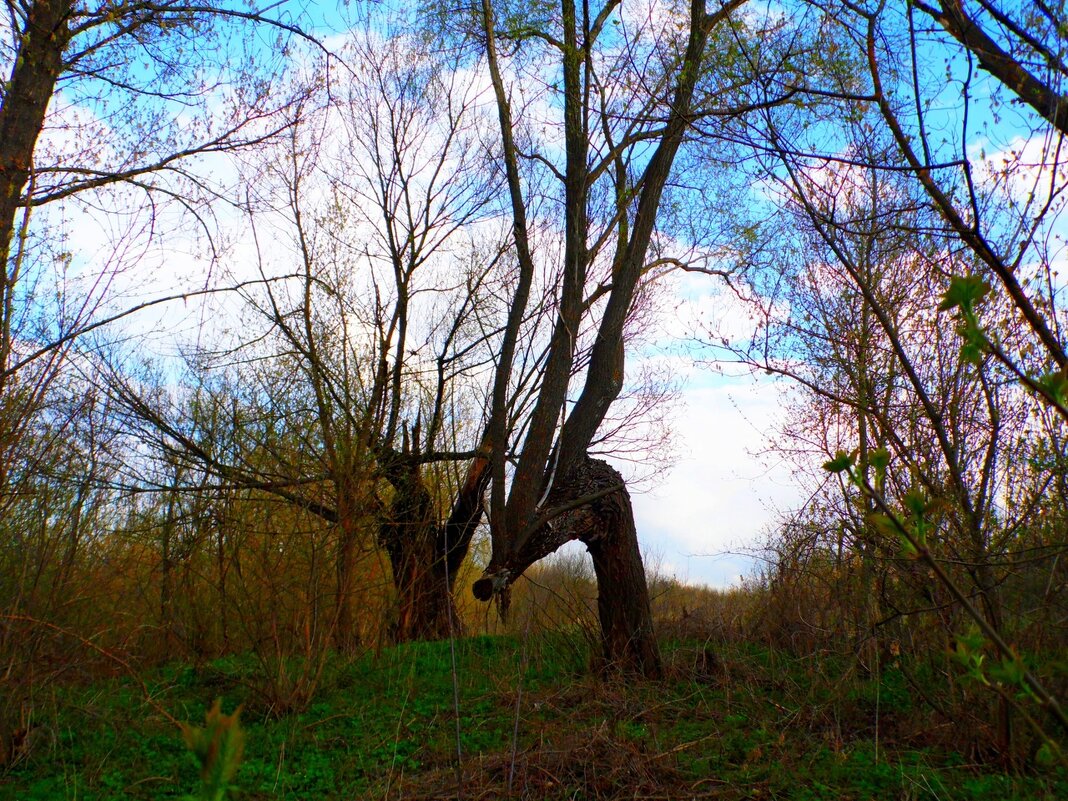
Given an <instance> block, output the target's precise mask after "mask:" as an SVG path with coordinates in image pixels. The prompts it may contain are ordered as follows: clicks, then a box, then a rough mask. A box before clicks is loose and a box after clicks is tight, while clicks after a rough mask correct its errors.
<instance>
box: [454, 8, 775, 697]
mask: <svg viewBox="0 0 1068 801" xmlns="http://www.w3.org/2000/svg"><path fill="white" fill-rule="evenodd" d="M742 5H743V0H731V2H727V3H725V4H723V5H722V6H720V7H719V8H718V9H716V10H714V11H709V10H708V9H707V8H706V4H705V2H704V1H703V0H693V1H692V2H690V3H688V4H685V5H680V6H671V7H668V8H666V9H665V8H664V7H660V6H657V7H655V9H654V7H652V6H650V7H647V8H644V9H643V10H640V9H631V8H626V9H625V8H624V7H623V5H622V4H621V3H619V2H614V1H612V0H610V1H609V2H606V3H604V4H603V5H601V6H599V7H593V6H591V5H590V4H587V3H583V4H576V3H574V2H573V0H562V2H561V3H560V6H559V7H558V8H549V7H547V6H539V7H537V8H536V9H534V10H531V11H529V12H528V13H526V14H518V13H513V12H514V9H511V11H510V12H509V13H507V14H506V13H504V12H503V11H502V12H500V13H498V9H497V8H496V7H495V4H493V3H491V2H490V0H482V2H481V4H480V5H476V6H474V7H473V8H471V9H469V13H470V15H471V17H470V18H471V19H473V20H474V23H475V24H474V25H472V29H473V30H472V29H468V30H467V31H466V35H467V37H468V39H467V40H466V41H471V40H474V41H476V42H477V46H478V49H479V50H480V51H481V53H482V55H483V57H484V59H485V63H486V66H487V67H488V71H489V75H490V80H491V83H492V86H493V91H494V99H495V101H496V107H497V115H498V119H499V125H500V162H501V169H502V171H503V172H504V174H505V177H506V180H507V186H508V193H509V202H510V206H511V221H512V229H513V240H514V248H515V255H516V259H517V261H518V271H517V272H518V274H517V279H516V284H515V290H514V292H513V294H512V299H511V305H510V309H509V317H508V321H507V327H506V328H505V331H504V336H503V339H502V347H501V353H500V356H499V357H498V360H497V368H496V372H495V377H494V385H493V394H492V398H491V401H492V406H491V413H490V420H489V424H488V429H487V431H488V436H487V439H488V441H489V443H490V444H491V445H492V448H493V450H492V457H491V465H490V471H491V474H492V488H491V497H490V509H489V517H490V526H491V538H492V557H491V559H490V562H489V564H488V566H487V567H486V569H485V573H484V575H483V577H482V578H481V579H479V580H478V581H477V582H476V583H475V585H474V593H475V595H476V597H478V598H480V599H482V600H489V599H491V598H493V597H494V596H502V595H504V594H505V593H506V592H507V590H508V587H509V586H510V585H511V584H512V583H513V582H515V581H516V579H517V578H518V577H519V576H520V575H522V573H523V571H524V570H525V569H526V568H527V567H528V566H529V565H530V564H532V563H533V562H534V561H536V560H538V559H540V558H542V557H543V556H545V555H547V554H548V553H551V552H552V551H554V550H556V548H558V547H559V546H560V545H561V544H563V543H564V542H566V541H568V540H571V539H579V540H581V541H582V542H583V543H584V544H586V546H587V547H588V548H589V550H590V553H591V555H592V557H593V562H594V569H595V572H596V576H597V582H598V592H599V597H598V612H599V617H600V622H601V627H602V641H603V664H604V666H605V667H610V668H614V669H622V670H624V671H627V672H634V673H640V674H644V675H646V676H656V675H658V674H659V673H660V670H661V665H660V657H659V652H658V649H657V646H656V641H655V639H654V636H653V629H652V620H651V612H650V604H649V594H648V589H647V586H646V580H645V574H644V570H643V566H642V562H641V556H640V553H639V549H638V543H637V536H636V532H635V526H634V519H633V515H632V512H631V504H630V499H629V496H628V495H627V491H626V488H625V486H624V482H623V480H622V478H621V477H620V475H619V474H618V473H617V472H616V471H615V470H614V469H613V468H612V467H611V466H609V465H608V464H607V463H606V462H604V461H600V460H597V459H593V458H591V457H590V455H589V450H590V443H591V441H592V440H593V439H594V437H595V436H596V434H597V432H598V428H599V427H600V426H601V424H602V422H603V421H604V420H605V416H606V414H607V413H608V410H609V408H610V407H611V405H612V404H613V402H614V401H615V400H616V399H617V397H618V396H619V394H620V392H621V390H622V388H623V386H624V346H625V340H626V335H627V321H628V317H629V315H631V313H632V312H633V310H634V309H635V306H636V304H638V303H639V301H640V299H641V297H642V293H643V289H644V287H645V286H647V284H648V282H649V281H651V280H652V279H654V278H655V277H656V276H657V275H660V274H662V272H663V271H665V270H669V269H671V268H673V267H676V266H679V265H682V264H685V263H686V256H687V255H688V251H687V249H686V248H687V243H686V242H680V241H677V240H675V239H673V238H672V237H670V236H666V235H665V234H664V231H663V230H661V229H660V228H658V222H660V221H661V220H662V214H661V211H662V209H661V207H662V205H663V202H664V198H665V193H666V192H668V191H670V188H671V182H672V175H673V166H674V165H675V162H676V158H677V156H678V154H679V152H680V148H683V147H684V144H685V143H686V142H687V141H688V140H690V139H692V138H693V134H694V131H695V128H694V126H695V125H696V124H697V123H699V122H701V121H705V122H711V121H715V120H722V119H727V118H730V117H733V116H737V115H740V114H744V113H746V112H748V111H750V110H752V108H753V106H752V104H751V103H750V102H749V101H748V99H747V98H746V97H745V92H744V86H745V84H746V83H747V82H748V81H752V80H755V79H757V77H758V76H759V74H760V72H761V71H762V70H765V69H774V68H777V66H778V65H772V66H769V67H764V66H758V67H757V69H755V70H754V69H752V65H749V64H745V65H742V64H738V63H735V61H734V53H735V52H736V50H735V48H734V46H733V43H734V42H735V40H736V39H739V38H742V37H746V36H749V35H751V31H750V29H749V28H748V27H747V26H750V25H751V23H749V22H747V21H746V20H745V19H744V18H743V15H741V14H739V13H736V12H738V10H739V9H740V8H741V6H742ZM665 12H666V13H665ZM789 94H790V90H787V91H785V92H784V93H783V94H782V96H781V97H776V98H770V99H768V100H767V101H765V102H766V103H767V104H775V103H779V102H782V101H783V100H785V99H786V98H787V97H788V96H789ZM546 118H547V119H548V122H546ZM536 125H541V126H542V127H543V128H549V127H552V135H551V136H549V137H546V138H545V139H544V140H539V139H538V138H537V137H536V135H535V130H536V128H535V126H536ZM546 183H548V184H549V185H551V186H552V187H553V188H552V189H551V190H547V189H546V188H545V184H546ZM546 191H551V192H552V193H553V194H552V195H551V197H552V199H553V204H554V205H553V208H552V211H551V212H548V213H547V212H545V211H544V210H543V209H542V208H539V207H537V206H536V202H537V199H538V198H540V197H541V196H543V193H544V192H546ZM547 214H548V215H549V218H548V220H546V215H547ZM546 228H548V229H549V230H550V231H551V232H552V235H554V236H558V237H559V238H560V239H561V240H562V245H561V246H560V248H559V252H558V253H556V254H554V255H555V256H556V258H558V259H559V263H560V270H559V275H560V277H559V280H558V281H557V282H556V283H555V284H554V291H555V304H556V310H555V319H554V323H553V326H552V331H551V335H550V340H549V344H548V348H547V354H546V357H545V361H544V366H543V368H542V372H541V375H540V382H539V385H538V390H537V393H536V397H535V399H534V402H533V408H532V410H531V412H530V414H529V417H528V418H527V419H526V420H525V425H524V426H523V429H522V430H523V436H522V438H521V439H522V441H521V442H516V443H512V442H511V439H512V438H513V437H516V434H515V432H514V430H513V429H512V428H510V421H511V419H512V418H513V415H512V410H511V409H510V407H509V403H508V399H509V396H510V386H511V384H512V381H513V375H512V371H513V361H514V359H515V354H516V350H517V345H518V344H519V343H520V340H521V332H522V330H523V320H524V316H525V315H526V313H527V308H528V303H529V299H530V295H531V290H532V287H534V286H536V285H537V284H538V276H539V272H538V271H539V267H541V262H542V260H543V259H544V258H545V256H544V253H545V251H546V246H545V244H544V239H545V238H546V233H545V230H546ZM587 347H588V350H587ZM513 451H514V452H515V453H516V454H517V455H516V458H515V460H514V466H513V467H510V466H509V454H510V453H512V452H513Z"/></svg>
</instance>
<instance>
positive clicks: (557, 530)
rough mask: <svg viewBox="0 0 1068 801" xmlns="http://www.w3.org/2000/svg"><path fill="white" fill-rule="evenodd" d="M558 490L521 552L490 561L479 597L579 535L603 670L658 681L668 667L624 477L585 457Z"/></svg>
mask: <svg viewBox="0 0 1068 801" xmlns="http://www.w3.org/2000/svg"><path fill="white" fill-rule="evenodd" d="M557 487H558V489H554V490H553V492H552V493H551V494H550V495H549V497H548V498H547V499H546V502H545V504H544V507H545V508H544V510H543V511H542V513H541V515H540V517H539V518H538V519H539V520H541V519H544V520H545V522H544V523H543V524H542V525H540V526H538V528H537V529H536V530H535V531H534V532H533V533H531V534H530V536H528V537H525V538H524V544H523V547H522V548H521V549H520V551H519V553H518V554H516V555H515V556H514V557H513V558H512V559H511V560H509V561H508V562H507V563H505V564H493V563H492V562H491V563H490V566H489V567H488V568H487V569H486V573H485V575H483V577H482V578H480V579H479V580H478V581H476V582H475V584H474V586H473V587H472V591H473V592H474V594H475V597H476V598H478V599H479V600H482V601H488V600H490V599H491V598H492V597H493V595H494V594H496V593H501V592H504V591H506V590H507V588H508V587H509V586H510V585H511V584H512V583H513V582H514V581H515V580H516V579H518V578H519V576H521V575H522V574H523V571H525V570H526V569H527V568H528V567H530V565H532V564H534V562H536V561H538V560H539V559H541V558H543V557H545V556H547V555H549V554H550V553H553V552H554V551H555V550H556V549H557V548H559V547H560V546H561V545H563V544H564V543H565V542H569V541H570V540H575V539H577V540H581V541H582V542H583V543H585V545H586V547H587V548H588V550H589V552H590V555H591V556H592V557H593V568H594V572H595V573H596V576H597V612H598V617H599V618H600V623H601V646H602V647H601V654H600V655H599V657H598V659H597V662H598V667H599V668H600V670H601V672H603V673H612V672H623V673H628V674H633V675H640V676H644V677H646V678H650V679H655V678H660V676H661V675H662V671H663V668H662V665H661V662H660V649H659V647H658V645H657V642H656V636H655V633H654V631H653V614H652V606H651V604H650V601H649V586H648V584H647V583H646V580H645V567H644V565H643V564H642V558H641V553H640V551H639V550H638V533H637V530H636V528H635V526H634V513H633V510H632V507H631V502H630V493H628V492H627V488H626V484H625V483H624V481H623V477H622V476H621V475H620V474H619V473H618V472H617V471H616V470H615V469H614V468H613V467H612V466H611V465H609V464H608V463H607V462H604V461H601V460H600V459H591V458H589V457H588V456H587V457H585V458H584V459H583V460H582V461H581V462H580V463H579V465H578V467H577V468H576V469H574V470H572V471H571V473H570V474H569V475H568V476H567V478H566V479H565V480H563V481H558V482H557ZM585 499H589V500H585Z"/></svg>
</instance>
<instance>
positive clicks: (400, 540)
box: [380, 447, 490, 642]
mask: <svg viewBox="0 0 1068 801" xmlns="http://www.w3.org/2000/svg"><path fill="white" fill-rule="evenodd" d="M489 466H490V462H489V457H488V447H485V448H484V449H483V454H482V455H480V456H478V457H476V458H475V459H473V460H472V461H471V464H470V466H469V467H468V471H467V476H466V479H465V481H464V484H463V486H461V487H460V488H459V490H458V492H457V495H456V499H455V501H454V503H453V507H452V510H451V512H450V514H449V518H448V519H447V520H446V521H445V522H444V523H439V522H438V521H437V519H436V516H435V510H434V504H433V500H432V498H431V497H430V492H429V491H428V490H427V488H426V485H425V484H424V482H423V476H422V472H421V468H420V465H419V463H418V460H417V459H413V460H411V461H408V462H407V463H405V464H403V465H401V466H399V467H397V468H395V469H392V470H390V471H389V475H390V481H391V483H392V484H393V488H394V496H393V503H392V506H391V509H390V515H389V518H388V519H387V520H386V521H385V522H384V523H383V524H382V528H381V534H380V537H381V542H382V545H383V547H384V548H385V549H386V553H387V555H388V556H389V561H390V565H391V567H392V569H393V586H394V590H395V592H396V598H397V600H396V609H397V615H396V619H395V621H394V622H393V625H392V631H391V634H392V638H393V640H394V641H395V642H408V641H411V640H437V639H443V638H445V637H449V636H452V635H456V634H459V633H460V631H461V624H460V620H459V618H458V617H457V615H456V605H455V603H454V602H453V594H452V593H453V588H454V586H455V584H456V574H457V573H458V572H459V570H460V566H461V564H462V563H463V560H464V557H466V556H467V551H468V548H469V546H470V544H471V537H472V536H474V533H475V529H476V528H478V524H479V522H480V521H481V520H482V515H483V510H484V506H483V495H484V493H485V489H486V484H487V482H488V481H489V477H490V471H489Z"/></svg>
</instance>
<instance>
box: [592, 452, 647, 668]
mask: <svg viewBox="0 0 1068 801" xmlns="http://www.w3.org/2000/svg"><path fill="white" fill-rule="evenodd" d="M601 464H604V463H603V462H602V463H601ZM605 468H606V469H607V470H612V468H611V467H609V466H608V465H605ZM612 472H613V473H615V471H614V470H612ZM616 476H617V477H620V476H619V474H618V473H616ZM620 478H621V477H620ZM604 505H605V506H609V507H611V508H610V511H609V512H608V513H607V514H602V515H601V516H599V519H600V520H601V521H603V523H602V527H601V529H600V531H599V533H597V534H596V535H594V536H591V537H587V538H585V539H583V542H585V543H586V545H587V546H588V548H589V551H590V556H592V557H593V570H594V573H595V574H596V575H597V615H598V617H599V618H600V620H601V645H602V653H601V664H600V667H601V670H602V671H603V672H611V671H622V672H624V673H633V674H637V675H641V676H645V677H646V678H651V679H652V678H660V676H661V673H662V667H661V663H660V649H659V647H658V646H657V642H656V635H655V633H654V631H653V612H652V607H651V605H650V602H649V586H648V584H647V583H646V581H645V566H644V565H643V564H642V556H641V553H640V552H639V550H638V532H637V529H636V528H635V526H634V512H633V509H632V507H631V502H630V494H629V493H628V492H627V490H626V488H623V489H621V490H620V491H619V492H617V493H614V494H612V495H609V496H608V497H606V498H605V499H604Z"/></svg>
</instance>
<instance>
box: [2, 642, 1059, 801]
mask: <svg viewBox="0 0 1068 801" xmlns="http://www.w3.org/2000/svg"><path fill="white" fill-rule="evenodd" d="M582 642H583V641H582V640H581V638H578V637H568V636H566V635H562V634H552V635H542V636H539V637H538V638H535V639H534V640H533V641H532V642H529V643H527V645H526V647H524V646H523V644H522V643H520V642H518V641H517V640H516V639H514V638H509V637H476V638H471V639H466V640H461V641H458V642H457V644H456V645H457V660H458V668H457V674H456V681H457V685H458V697H459V709H458V716H459V726H458V727H457V710H456V708H455V707H454V695H453V673H452V669H451V662H450V653H449V644H448V643H447V642H446V643H419V644H411V645H405V646H399V647H396V648H390V649H385V650H383V651H382V652H381V653H379V654H377V655H375V654H367V655H365V656H363V657H361V658H359V659H351V660H342V659H340V658H338V659H335V660H334V661H333V662H331V663H330V665H329V666H328V670H327V671H326V673H325V676H324V681H323V688H322V690H321V692H320V694H319V695H318V696H317V698H316V700H315V702H314V703H313V704H312V705H311V706H310V707H309V708H308V709H307V710H306V711H305V712H303V713H302V714H288V715H279V714H277V710H275V709H273V708H272V707H271V706H270V705H269V703H267V702H266V700H265V699H263V698H261V697H258V696H257V694H256V692H255V691H254V683H253V682H251V681H250V677H251V676H252V675H253V674H254V672H255V669H256V666H255V664H254V662H253V661H252V660H251V659H245V658H241V657H230V658H227V659H222V660H218V661H216V662H213V663H210V664H208V665H206V666H204V667H202V668H199V669H198V668H194V667H190V666H188V665H177V664H176V665H171V666H169V667H167V668H165V669H161V670H158V671H157V672H156V673H155V674H154V675H152V676H150V677H149V680H148V683H147V685H148V688H149V690H150V691H151V692H152V694H153V696H154V698H155V701H156V702H157V703H159V704H161V705H162V706H163V707H165V708H166V709H168V710H169V711H170V712H171V714H173V715H174V717H176V718H178V719H180V720H188V721H198V720H204V711H205V709H207V708H208V707H209V706H211V705H212V704H213V702H214V700H215V699H220V703H221V707H222V708H224V709H233V708H235V707H237V706H238V705H239V704H243V705H244V711H243V713H242V720H241V725H242V727H243V729H244V731H245V734H246V745H245V752H244V758H243V762H242V765H241V768H240V770H239V771H238V773H237V774H236V776H234V777H233V778H232V782H231V784H232V785H233V786H234V787H236V788H237V790H236V792H235V793H233V794H232V796H231V797H233V798H238V799H243V800H245V801H258V800H260V799H263V800H264V801H266V800H267V799H271V800H272V801H281V800H282V799H294V800H296V799H317V800H324V801H325V800H326V799H339V800H340V799H346V800H348V799H362V798H369V799H370V798H373V799H451V798H457V797H462V798H481V799H488V798H506V797H514V798H527V799H547V800H550V799H569V800H570V801H592V800H594V799H624V798H626V799H635V798H662V799H665V798H666V799H687V798H721V799H778V798H781V799H798V800H799V801H809V800H811V801H816V799H826V800H827V801H831V800H832V799H834V800H835V801H837V800H838V799H857V801H860V800H861V799H938V800H939V801H952V800H954V799H959V801H995V799H996V800H997V801H1002V800H1003V799H1040V800H1041V801H1047V800H1048V801H1053V799H1062V798H1068V774H1066V773H1065V772H1064V771H1063V770H1061V769H1055V770H1046V771H1043V770H1040V769H1038V768H1035V767H1033V766H1032V767H1030V768H1028V769H1026V770H1017V771H1016V772H1015V773H1010V772H1006V771H1000V770H996V769H993V768H991V767H990V766H980V765H977V764H974V762H973V759H972V757H971V756H969V755H967V754H966V752H965V751H964V750H963V749H960V748H957V747H955V744H954V742H953V739H952V737H949V736H944V735H943V732H944V731H945V730H946V729H947V727H946V724H945V722H944V721H940V720H938V719H937V717H936V716H934V715H933V713H929V712H927V711H925V709H924V708H923V705H922V704H919V703H917V702H916V701H915V699H914V698H913V694H912V693H911V692H910V688H909V686H908V684H907V682H906V681H905V678H904V676H903V675H902V674H901V673H900V672H899V671H897V670H896V669H894V668H888V669H886V670H885V671H883V672H882V673H881V674H880V675H879V676H867V677H864V676H857V675H847V674H848V670H849V666H848V665H847V664H844V663H843V664H836V663H834V661H833V660H824V661H822V662H820V663H819V664H818V669H817V667H816V663H814V662H813V660H808V659H801V658H796V657H789V656H787V655H785V654H783V653H781V652H777V651H772V650H768V649H767V648H762V647H758V646H755V645H752V644H749V645H740V644H734V645H732V644H723V645H718V646H717V647H716V651H715V657H714V659H710V658H708V655H707V650H706V649H705V646H704V645H701V644H697V645H695V644H688V643H681V642H676V643H669V644H667V645H666V646H665V652H666V661H667V663H668V664H669V666H670V667H669V678H668V679H666V680H665V681H662V682H657V683H639V682H625V681H620V680H617V681H607V680H598V679H594V678H591V677H589V676H588V675H587V674H588V671H587V655H586V651H585V647H584V646H583V644H582ZM836 671H841V674H840V676H839V677H838V679H839V680H838V681H836V676H835V672H836ZM847 677H848V681H845V680H844V679H845V678H847ZM51 698H52V700H51V704H52V708H51V709H50V710H48V715H42V716H39V718H38V720H39V721H40V722H39V724H38V725H39V729H38V731H36V732H35V737H36V738H37V747H36V748H35V749H34V751H33V753H32V754H31V755H30V756H28V757H27V758H26V759H24V760H23V761H21V762H20V763H18V764H17V765H15V766H13V767H12V768H10V769H9V770H8V771H7V773H6V774H5V775H3V776H2V778H0V797H2V798H10V799H18V800H19V801H58V799H70V800H71V801H73V799H84V801H118V799H178V798H182V797H185V796H187V795H188V793H189V790H190V788H193V787H195V786H197V782H198V770H199V767H198V763H197V760H196V759H194V758H193V757H192V756H191V755H190V753H189V752H188V750H187V749H186V747H185V744H184V743H183V742H182V738H181V736H180V735H179V734H178V733H177V732H175V730H174V727H173V726H172V725H170V724H168V723H167V722H166V721H164V720H163V719H162V718H160V717H158V716H156V715H154V713H153V711H152V709H151V708H150V707H147V706H146V705H145V704H144V702H143V699H142V696H141V694H140V688H137V687H134V686H132V685H131V683H129V682H128V681H125V680H122V679H113V680H110V681H101V682H96V683H92V684H88V685H83V686H76V687H75V686H71V687H56V688H54V690H53V692H52V694H51ZM517 710H518V726H517V725H516V723H517ZM49 716H50V717H49ZM46 721H47V722H46ZM209 721H210V718H209ZM457 731H459V738H458V739H457ZM516 735H517V736H518V739H517V740H515V741H513V738H514V737H515V736H516Z"/></svg>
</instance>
